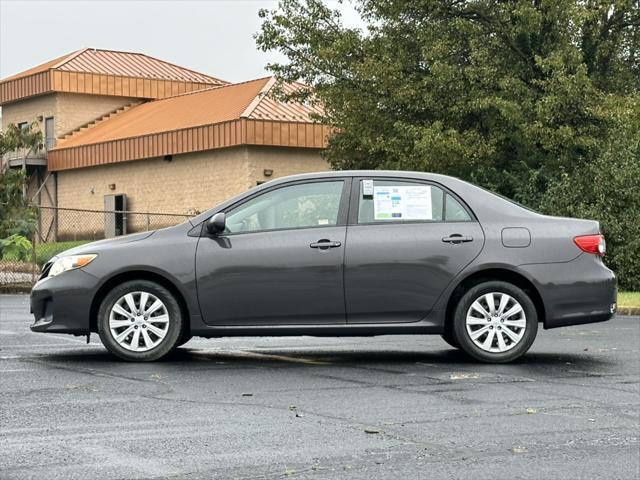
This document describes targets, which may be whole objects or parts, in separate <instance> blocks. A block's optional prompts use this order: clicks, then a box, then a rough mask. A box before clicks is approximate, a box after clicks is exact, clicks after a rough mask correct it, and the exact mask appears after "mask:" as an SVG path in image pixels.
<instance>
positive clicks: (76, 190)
mask: <svg viewBox="0 0 640 480" xmlns="http://www.w3.org/2000/svg"><path fill="white" fill-rule="evenodd" d="M264 169H271V170H273V175H272V176H271V177H265V176H264V174H263V171H264ZM328 169H329V168H328V165H327V163H326V162H325V161H324V159H322V158H321V157H320V151H319V150H315V149H294V148H277V147H252V146H241V147H234V148H227V149H221V150H209V151H206V152H197V153H188V154H184V155H174V156H173V160H172V161H171V162H167V161H165V160H163V159H162V158H154V159H148V160H135V161H132V162H123V163H117V164H110V165H101V166H95V167H87V168H80V169H74V170H63V171H61V172H58V206H59V207H65V208H86V209H95V210H100V209H102V208H104V196H105V195H111V194H122V193H124V194H126V195H127V202H128V206H127V209H128V210H132V211H138V212H163V213H188V212H194V211H198V212H201V211H204V210H207V209H209V208H211V207H213V206H215V205H216V204H218V203H220V202H222V201H223V200H226V199H227V198H229V197H231V196H233V195H237V194H239V193H242V192H243V191H245V190H247V189H249V188H251V187H253V186H255V185H256V182H258V181H266V180H269V178H276V177H281V176H285V175H291V174H294V173H306V172H315V171H322V170H328ZM110 184H115V189H114V190H110V189H109V185H110Z"/></svg>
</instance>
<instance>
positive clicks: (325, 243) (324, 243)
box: [309, 238, 342, 250]
mask: <svg viewBox="0 0 640 480" xmlns="http://www.w3.org/2000/svg"><path fill="white" fill-rule="evenodd" d="M341 245H342V244H341V243H340V242H332V241H331V240H329V239H327V238H323V239H322V240H318V241H317V242H314V243H312V244H310V245H309V246H310V247H311V248H319V249H321V250H326V249H328V248H337V247H339V246H341Z"/></svg>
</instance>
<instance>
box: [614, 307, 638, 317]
mask: <svg viewBox="0 0 640 480" xmlns="http://www.w3.org/2000/svg"><path fill="white" fill-rule="evenodd" d="M616 315H634V316H635V315H640V307H618V309H617V311H616Z"/></svg>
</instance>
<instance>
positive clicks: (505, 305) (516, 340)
mask: <svg viewBox="0 0 640 480" xmlns="http://www.w3.org/2000/svg"><path fill="white" fill-rule="evenodd" d="M453 327H454V331H455V338H456V340H458V343H459V345H460V348H462V350H463V351H464V352H466V353H467V354H469V355H470V356H472V357H473V358H475V359H477V360H480V361H483V362H487V363H505V362H510V361H513V360H515V359H517V358H519V357H521V356H522V355H524V354H525V353H526V352H527V350H529V348H530V347H531V345H532V344H533V341H534V340H535V338H536V334H537V331H538V316H537V313H536V308H535V305H534V304H533V302H532V301H531V298H530V297H529V296H528V295H527V294H526V293H525V292H524V291H523V290H522V289H521V288H519V287H517V286H515V285H513V284H511V283H507V282H501V281H488V282H484V283H481V284H479V285H476V286H474V287H473V288H471V289H469V290H468V291H467V292H466V293H465V294H464V295H463V296H462V298H461V299H460V301H459V302H458V305H457V307H456V311H455V316H454V325H453Z"/></svg>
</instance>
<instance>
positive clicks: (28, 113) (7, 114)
mask: <svg viewBox="0 0 640 480" xmlns="http://www.w3.org/2000/svg"><path fill="white" fill-rule="evenodd" d="M56 114H57V99H56V95H55V94H49V95H40V96H38V97H32V98H27V99H25V100H21V101H19V102H14V103H10V104H8V105H3V106H2V129H3V130H4V129H5V128H6V126H7V125H9V124H10V123H15V124H18V123H21V122H29V123H31V122H33V121H35V119H36V117H38V116H39V115H42V117H43V119H44V118H45V117H55V116H56ZM41 129H42V130H43V133H44V128H43V127H41Z"/></svg>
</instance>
